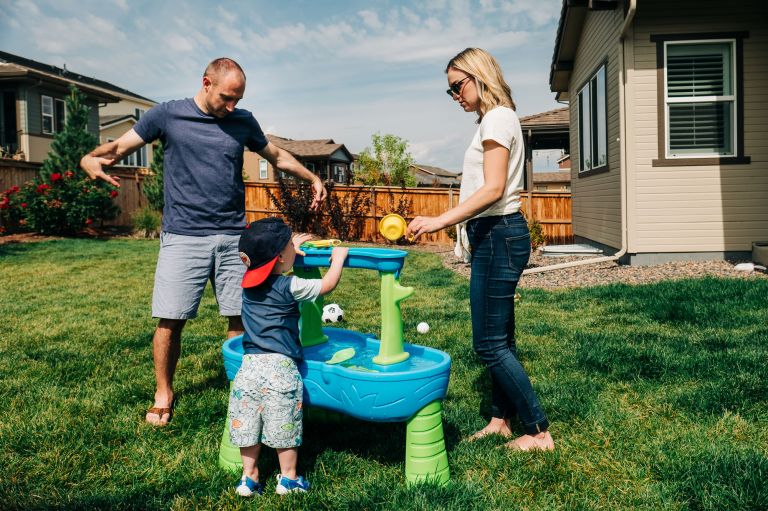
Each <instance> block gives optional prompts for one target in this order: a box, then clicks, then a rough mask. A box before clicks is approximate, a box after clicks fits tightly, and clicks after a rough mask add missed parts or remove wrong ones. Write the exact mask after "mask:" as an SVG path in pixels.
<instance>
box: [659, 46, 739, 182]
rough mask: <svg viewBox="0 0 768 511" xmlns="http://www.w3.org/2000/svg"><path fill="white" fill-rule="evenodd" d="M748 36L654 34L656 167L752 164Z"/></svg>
mask: <svg viewBox="0 0 768 511" xmlns="http://www.w3.org/2000/svg"><path fill="white" fill-rule="evenodd" d="M748 37H749V32H718V33H700V34H665V35H661V34H654V35H651V41H652V42H655V43H656V68H657V71H658V72H657V74H656V75H657V86H656V88H657V94H658V101H657V104H658V121H659V128H658V157H657V159H655V160H653V162H652V165H653V166H654V167H668V166H687V165H721V164H742V163H750V161H751V159H750V157H749V156H745V155H744V100H743V98H744V79H743V78H744V71H743V70H744V39H746V38H748Z"/></svg>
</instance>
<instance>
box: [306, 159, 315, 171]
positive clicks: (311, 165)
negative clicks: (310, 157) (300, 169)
mask: <svg viewBox="0 0 768 511" xmlns="http://www.w3.org/2000/svg"><path fill="white" fill-rule="evenodd" d="M304 166H305V167H307V170H309V171H311V172H314V171H315V164H314V163H313V162H311V161H308V162H305V163H304Z"/></svg>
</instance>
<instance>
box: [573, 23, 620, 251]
mask: <svg viewBox="0 0 768 511" xmlns="http://www.w3.org/2000/svg"><path fill="white" fill-rule="evenodd" d="M622 22H623V13H622V10H621V9H615V10H610V11H589V12H588V13H587V16H586V18H585V20H584V28H583V30H582V35H581V40H580V42H579V47H578V50H577V52H576V58H575V61H574V69H573V73H572V75H571V81H570V84H569V90H570V96H571V101H570V105H569V106H570V112H569V113H570V119H571V122H570V125H571V130H570V137H571V162H572V164H571V167H572V170H571V190H572V193H573V217H572V218H573V231H574V235H575V236H577V237H578V238H586V239H589V240H593V241H596V242H598V243H601V244H603V245H607V246H610V247H616V248H618V247H620V246H621V199H620V195H619V184H620V180H619V166H620V159H619V144H618V142H617V138H618V136H619V96H618V58H619V54H618V44H617V43H618V37H619V32H620V30H621V24H622ZM602 63H605V64H606V68H605V71H606V95H607V108H606V115H607V139H608V140H607V142H608V143H607V150H608V170H607V172H602V173H599V174H593V175H582V176H579V161H580V155H579V105H578V99H577V95H578V91H579V90H580V89H581V87H583V85H584V84H585V83H586V82H587V80H589V79H590V78H591V77H592V76H593V74H594V73H595V71H597V69H598V67H599V66H600V65H601V64H602Z"/></svg>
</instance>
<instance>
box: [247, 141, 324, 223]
mask: <svg viewBox="0 0 768 511" xmlns="http://www.w3.org/2000/svg"><path fill="white" fill-rule="evenodd" d="M259 155H260V156H262V157H263V158H265V159H266V160H267V161H268V162H269V163H270V164H271V165H272V166H273V167H274V168H276V169H277V170H282V171H283V172H287V173H289V174H291V175H294V176H296V177H298V178H299V179H303V180H304V181H309V182H310V183H312V190H313V191H314V192H315V196H314V198H313V200H312V206H311V208H312V209H318V208H319V207H320V205H321V204H322V203H323V201H324V200H325V197H326V195H328V192H327V191H326V190H325V187H324V186H323V181H322V180H321V179H320V177H319V176H317V175H316V174H313V173H312V172H311V171H309V169H307V168H306V167H305V166H304V165H302V164H301V163H299V161H298V160H297V159H296V158H294V157H293V155H292V154H291V153H289V152H288V151H286V150H285V149H281V148H279V147H277V146H276V145H275V144H273V143H272V142H268V143H267V145H266V146H264V149H262V150H261V151H259Z"/></svg>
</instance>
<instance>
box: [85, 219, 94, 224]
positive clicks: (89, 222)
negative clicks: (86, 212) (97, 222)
mask: <svg viewBox="0 0 768 511" xmlns="http://www.w3.org/2000/svg"><path fill="white" fill-rule="evenodd" d="M92 223H93V218H86V219H85V225H91V224H92Z"/></svg>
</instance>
